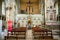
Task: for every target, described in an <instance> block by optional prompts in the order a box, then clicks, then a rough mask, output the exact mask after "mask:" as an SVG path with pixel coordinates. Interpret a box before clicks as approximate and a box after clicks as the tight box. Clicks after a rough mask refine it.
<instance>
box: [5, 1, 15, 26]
mask: <svg viewBox="0 0 60 40" xmlns="http://www.w3.org/2000/svg"><path fill="white" fill-rule="evenodd" d="M5 12H6V21H7V22H8V21H9V20H10V21H12V22H13V26H14V14H15V0H5Z"/></svg>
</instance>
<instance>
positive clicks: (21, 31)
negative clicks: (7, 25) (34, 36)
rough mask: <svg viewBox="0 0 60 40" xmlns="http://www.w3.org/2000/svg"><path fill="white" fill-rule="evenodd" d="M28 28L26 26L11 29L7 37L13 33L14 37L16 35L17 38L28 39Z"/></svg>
mask: <svg viewBox="0 0 60 40" xmlns="http://www.w3.org/2000/svg"><path fill="white" fill-rule="evenodd" d="M26 30H27V29H26V27H20V28H15V29H13V30H12V31H11V34H9V33H8V36H6V37H9V38H10V35H11V36H12V37H16V38H17V39H21V40H22V39H26ZM6 37H5V38H6Z"/></svg>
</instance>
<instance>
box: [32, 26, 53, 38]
mask: <svg viewBox="0 0 60 40" xmlns="http://www.w3.org/2000/svg"><path fill="white" fill-rule="evenodd" d="M32 30H33V36H34V39H53V36H52V31H51V30H47V29H42V28H39V27H34V28H32Z"/></svg>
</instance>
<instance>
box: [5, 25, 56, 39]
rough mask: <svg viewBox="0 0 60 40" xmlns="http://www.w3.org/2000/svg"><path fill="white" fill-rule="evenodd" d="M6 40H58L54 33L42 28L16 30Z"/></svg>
mask: <svg viewBox="0 0 60 40" xmlns="http://www.w3.org/2000/svg"><path fill="white" fill-rule="evenodd" d="M4 40H57V39H54V37H53V34H52V31H51V30H48V29H44V28H41V27H38V26H36V27H32V28H30V29H28V28H27V27H20V28H14V29H13V30H12V31H11V32H9V33H8V34H7V36H5V37H4Z"/></svg>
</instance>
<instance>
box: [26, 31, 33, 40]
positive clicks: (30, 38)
mask: <svg viewBox="0 0 60 40" xmlns="http://www.w3.org/2000/svg"><path fill="white" fill-rule="evenodd" d="M26 40H33V34H32V30H27V32H26Z"/></svg>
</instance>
